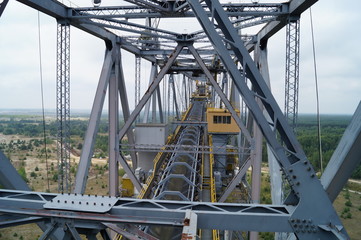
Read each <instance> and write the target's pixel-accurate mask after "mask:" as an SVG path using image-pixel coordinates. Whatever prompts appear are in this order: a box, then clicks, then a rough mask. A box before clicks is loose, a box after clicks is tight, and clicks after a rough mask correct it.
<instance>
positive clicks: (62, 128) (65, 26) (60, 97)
mask: <svg viewBox="0 0 361 240" xmlns="http://www.w3.org/2000/svg"><path fill="white" fill-rule="evenodd" d="M56 66H57V71H56V75H57V76H56V120H57V125H58V134H57V159H58V191H59V192H70V182H71V178H70V173H69V172H70V171H69V170H70V25H69V23H66V22H60V21H58V24H57V62H56Z"/></svg>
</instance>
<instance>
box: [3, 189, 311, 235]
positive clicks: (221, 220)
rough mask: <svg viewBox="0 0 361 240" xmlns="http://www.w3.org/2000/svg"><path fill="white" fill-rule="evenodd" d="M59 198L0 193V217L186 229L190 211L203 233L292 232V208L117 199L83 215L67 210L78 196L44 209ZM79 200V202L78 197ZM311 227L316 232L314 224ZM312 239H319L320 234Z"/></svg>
mask: <svg viewBox="0 0 361 240" xmlns="http://www.w3.org/2000/svg"><path fill="white" fill-rule="evenodd" d="M58 195H60V194H50V193H39V192H25V191H13V190H0V213H6V214H14V215H23V216H34V217H43V218H46V219H49V221H54V222H59V223H61V222H64V221H67V222H69V221H72V223H73V227H74V228H75V229H78V228H82V229H95V228H98V230H101V229H103V228H102V224H100V223H112V224H122V223H132V224H141V225H163V226H173V227H183V226H184V225H185V223H184V219H185V216H186V212H187V211H188V210H191V211H192V212H193V213H195V214H196V215H197V218H198V219H197V225H198V227H199V228H201V229H219V230H239V231H250V230H252V231H260V232H272V231H279V232H292V231H293V229H292V226H291V221H290V218H291V217H292V213H293V211H294V209H295V208H294V207H292V206H281V205H260V204H238V203H237V204H235V203H206V202H184V201H164V200H146V199H132V198H118V200H117V202H116V204H115V205H114V206H112V207H111V208H110V210H109V211H107V212H104V213H89V212H88V213H84V212H79V210H77V209H76V208H74V210H68V209H69V208H68V207H69V206H67V205H70V206H71V205H72V202H71V201H72V200H73V197H74V196H75V195H73V194H70V195H67V199H68V202H67V203H66V204H65V205H64V203H62V204H59V207H57V208H56V209H47V208H45V207H44V205H46V203H49V202H50V201H51V199H54V198H55V197H56V196H58ZM87 198H91V199H94V196H89V197H88V196H85V195H84V196H83V200H81V201H83V203H84V204H85V203H86V201H87ZM98 198H99V201H98V203H99V204H101V203H102V199H103V197H101V196H98ZM45 199H47V200H45ZM76 199H77V201H79V196H77V197H76ZM64 209H67V210H66V211H64ZM301 224H302V223H301ZM301 224H300V225H301ZM308 225H309V227H310V228H312V229H317V225H315V223H314V222H312V223H309V224H308ZM103 227H104V226H103ZM310 236H315V237H316V236H317V234H311V235H310Z"/></svg>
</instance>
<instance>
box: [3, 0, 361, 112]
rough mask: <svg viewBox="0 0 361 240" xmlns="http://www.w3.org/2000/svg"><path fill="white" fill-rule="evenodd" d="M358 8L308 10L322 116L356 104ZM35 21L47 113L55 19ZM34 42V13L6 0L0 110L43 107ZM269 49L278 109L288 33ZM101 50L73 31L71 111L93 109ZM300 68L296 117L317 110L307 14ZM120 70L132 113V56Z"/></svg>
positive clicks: (325, 5)
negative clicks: (311, 26)
mask: <svg viewBox="0 0 361 240" xmlns="http://www.w3.org/2000/svg"><path fill="white" fill-rule="evenodd" d="M103 2H105V0H104V1H103ZM112 2H117V1H112ZM260 2H261V3H262V2H263V3H264V2H272V1H260ZM360 9H361V1H359V0H348V1H339V0H320V1H319V2H317V3H316V4H315V5H314V7H313V8H312V13H313V22H314V30H315V44H316V57H317V60H316V61H317V69H318V80H319V93H320V110H321V113H325V114H326V113H327V114H334V113H336V114H352V113H353V112H354V111H355V109H356V107H357V105H358V103H359V101H360V99H361V50H360V42H361V31H360V29H361V28H360V26H359V24H361V14H360V13H359V10H360ZM40 21H41V27H40V30H41V43H42V44H41V46H42V48H41V50H42V63H43V64H42V68H43V81H44V89H45V94H44V97H45V108H47V109H55V103H56V101H55V100H56V98H55V96H56V91H55V82H56V77H55V76H56V73H55V69H56V21H55V20H54V19H52V18H50V17H48V16H46V15H44V14H42V13H41V14H40ZM181 31H186V29H183V30H181ZM38 44H39V41H38V12H37V11H35V10H34V9H31V8H29V7H27V6H24V5H22V4H20V3H18V2H17V1H13V0H11V1H10V2H9V3H8V6H7V7H6V9H5V11H4V13H3V15H2V16H1V17H0V109H10V108H11V109H12V108H21V109H39V108H41V95H40V73H39V47H38ZM268 46H269V67H270V73H271V85H272V91H273V92H274V94H275V97H276V99H277V101H278V102H279V104H280V106H281V109H283V104H284V103H283V101H284V71H285V70H284V65H285V31H284V30H282V31H280V32H279V33H278V34H276V35H275V36H274V37H273V38H272V39H270V41H269V44H268ZM104 49H105V48H104V43H103V42H102V41H101V40H99V39H97V38H95V37H93V36H91V35H89V34H86V33H84V32H82V31H80V30H77V29H75V28H74V27H73V28H71V108H72V109H90V108H91V106H92V101H93V98H94V94H95V90H96V85H97V81H98V77H99V74H100V70H101V66H102V60H103V56H104ZM142 65H143V66H144V68H143V69H142V81H143V83H142V85H143V86H144V88H145V85H146V83H147V82H148V76H149V71H150V68H149V64H147V63H146V62H143V63H142ZM300 65H301V67H300V96H299V112H300V113H315V112H316V102H315V99H316V97H315V79H314V72H313V57H312V42H311V32H310V15H309V11H307V12H305V13H304V14H303V15H302V17H301V58H300ZM123 66H124V69H125V76H126V81H127V91H128V95H129V99H130V100H129V102H130V104H131V108H133V106H134V103H133V102H134V100H133V99H134V84H133V80H134V58H133V57H132V56H131V55H130V54H127V53H124V54H123Z"/></svg>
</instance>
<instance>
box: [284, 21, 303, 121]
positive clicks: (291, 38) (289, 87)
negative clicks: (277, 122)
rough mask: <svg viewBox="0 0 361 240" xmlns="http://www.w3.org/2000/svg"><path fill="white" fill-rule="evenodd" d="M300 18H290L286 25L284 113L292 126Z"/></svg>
mask: <svg viewBox="0 0 361 240" xmlns="http://www.w3.org/2000/svg"><path fill="white" fill-rule="evenodd" d="M299 52H300V20H299V18H296V19H290V20H289V23H288V24H287V26H286V81H285V83H286V84H285V85H286V87H285V90H286V91H285V115H286V118H287V120H288V122H289V123H290V125H291V126H292V127H293V128H296V126H297V115H298V87H299V60H300V53H299Z"/></svg>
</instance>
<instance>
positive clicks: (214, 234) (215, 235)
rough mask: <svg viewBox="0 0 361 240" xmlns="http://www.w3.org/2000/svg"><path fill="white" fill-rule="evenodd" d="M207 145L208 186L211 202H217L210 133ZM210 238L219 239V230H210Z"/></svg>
mask: <svg viewBox="0 0 361 240" xmlns="http://www.w3.org/2000/svg"><path fill="white" fill-rule="evenodd" d="M208 138H209V140H208V141H209V146H210V149H209V150H210V152H211V153H210V154H209V171H210V178H211V182H210V187H211V202H217V196H216V181H215V179H214V176H213V164H214V154H213V153H212V152H213V139H212V135H209V137H208ZM212 239H213V240H219V239H220V236H219V231H218V230H215V229H213V230H212Z"/></svg>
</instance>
